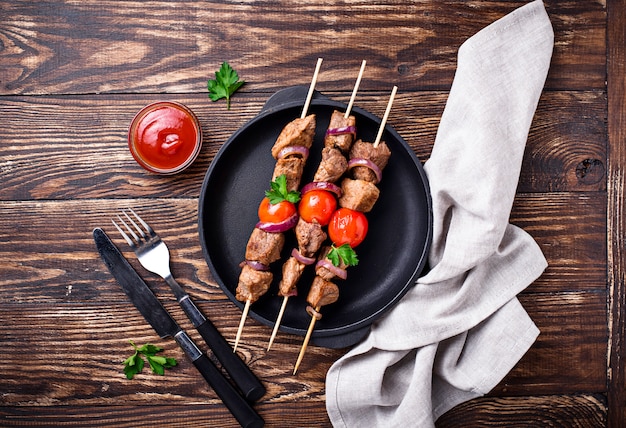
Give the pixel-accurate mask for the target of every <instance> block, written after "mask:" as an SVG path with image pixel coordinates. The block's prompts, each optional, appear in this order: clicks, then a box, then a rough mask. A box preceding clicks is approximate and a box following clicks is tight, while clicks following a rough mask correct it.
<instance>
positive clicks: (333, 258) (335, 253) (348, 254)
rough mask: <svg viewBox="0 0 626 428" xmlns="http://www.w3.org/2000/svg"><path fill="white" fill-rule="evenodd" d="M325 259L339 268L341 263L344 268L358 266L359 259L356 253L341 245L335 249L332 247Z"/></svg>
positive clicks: (350, 248) (345, 245)
mask: <svg viewBox="0 0 626 428" xmlns="http://www.w3.org/2000/svg"><path fill="white" fill-rule="evenodd" d="M326 258H328V260H330V262H331V263H332V264H333V265H334V266H339V265H340V264H341V262H343V263H344V264H345V265H346V266H356V265H358V264H359V258H358V257H357V255H356V252H355V251H354V250H353V249H352V247H350V245H348V244H343V245H342V246H341V247H335V246H334V245H333V246H332V247H331V248H330V251H329V252H328V254H327V255H326Z"/></svg>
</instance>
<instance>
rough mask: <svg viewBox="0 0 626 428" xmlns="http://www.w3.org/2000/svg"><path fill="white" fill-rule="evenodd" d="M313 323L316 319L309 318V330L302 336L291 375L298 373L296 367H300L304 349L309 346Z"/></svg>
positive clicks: (316, 310)
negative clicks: (302, 340)
mask: <svg viewBox="0 0 626 428" xmlns="http://www.w3.org/2000/svg"><path fill="white" fill-rule="evenodd" d="M319 311H320V307H319V306H318V307H317V308H315V312H319ZM315 321H317V318H316V317H314V316H311V323H310V324H309V329H308V330H307V331H306V336H304V342H302V348H300V354H299V355H298V361H296V365H295V366H294V368H293V374H294V375H295V374H296V372H297V371H298V367H300V363H301V362H302V358H304V353H305V352H306V348H307V346H308V345H309V340H311V333H313V327H315Z"/></svg>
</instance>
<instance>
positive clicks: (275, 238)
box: [246, 227, 285, 266]
mask: <svg viewBox="0 0 626 428" xmlns="http://www.w3.org/2000/svg"><path fill="white" fill-rule="evenodd" d="M284 244H285V236H284V234H282V233H270V232H265V231H263V230H261V229H259V228H256V227H255V228H254V230H253V231H252V234H251V235H250V239H248V245H246V260H254V261H257V262H259V263H262V264H264V265H266V266H269V265H270V263H272V262H275V261H276V260H278V259H280V252H281V251H282V249H283V245H284Z"/></svg>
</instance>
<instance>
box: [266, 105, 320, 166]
mask: <svg viewBox="0 0 626 428" xmlns="http://www.w3.org/2000/svg"><path fill="white" fill-rule="evenodd" d="M313 137H315V115H314V114H310V115H308V116H307V117H305V118H304V119H301V118H297V119H294V120H292V121H291V122H289V123H288V124H287V125H285V127H284V128H283V130H282V131H281V133H280V135H279V136H278V138H277V139H276V142H275V143H274V146H272V156H274V159H278V157H279V154H280V151H281V150H282V149H284V148H285V147H289V146H302V147H306V148H307V149H310V148H311V145H312V144H313Z"/></svg>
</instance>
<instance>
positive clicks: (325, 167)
mask: <svg viewBox="0 0 626 428" xmlns="http://www.w3.org/2000/svg"><path fill="white" fill-rule="evenodd" d="M347 169H348V161H347V160H346V158H345V156H344V155H343V153H341V151H340V150H339V149H336V148H332V147H324V148H323V149H322V160H321V161H320V164H319V166H318V167H317V171H316V172H315V176H314V177H313V181H317V182H322V181H328V182H331V183H334V182H336V181H337V180H339V178H340V177H341V176H342V175H343V174H344V172H346V170H347Z"/></svg>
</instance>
